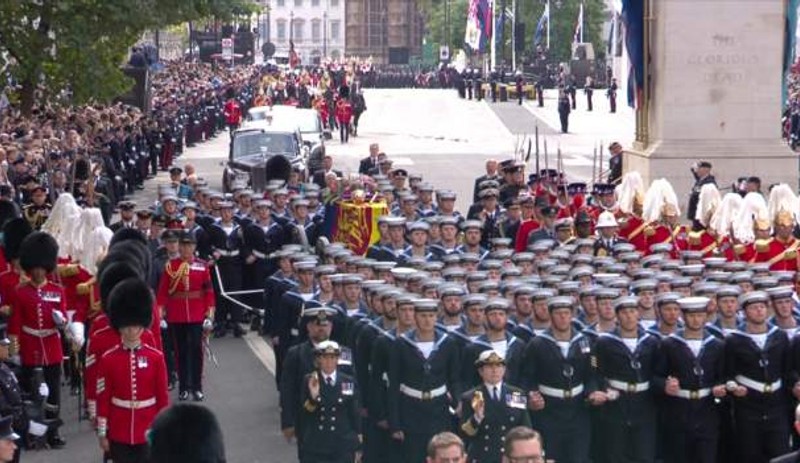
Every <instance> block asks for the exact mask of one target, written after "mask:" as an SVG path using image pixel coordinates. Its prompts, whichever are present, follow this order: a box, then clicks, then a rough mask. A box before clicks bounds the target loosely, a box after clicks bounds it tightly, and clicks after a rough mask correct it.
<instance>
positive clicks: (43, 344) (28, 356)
mask: <svg viewBox="0 0 800 463" xmlns="http://www.w3.org/2000/svg"><path fill="white" fill-rule="evenodd" d="M57 256H58V244H56V241H55V239H53V238H52V237H51V236H50V235H47V234H46V233H43V232H34V233H32V234H30V235H28V236H27V237H26V238H25V239H24V240H23V241H22V245H21V246H20V266H21V267H22V269H23V270H24V271H25V272H26V274H27V276H28V278H29V279H25V280H21V281H20V284H19V286H18V287H17V289H16V291H15V293H14V298H13V300H12V303H11V317H10V319H9V327H8V332H9V335H10V336H11V339H12V341H13V342H14V349H12V350H13V351H14V352H15V353H18V354H19V356H20V360H21V365H22V371H21V374H20V382H21V383H22V385H23V388H27V389H29V388H30V387H31V383H32V379H33V374H34V370H35V369H37V368H41V369H42V370H43V371H44V381H45V383H46V384H47V388H48V394H44V395H46V396H47V399H46V404H45V417H46V418H58V417H59V415H60V408H61V363H62V361H63V359H64V353H63V350H62V342H61V333H60V331H59V330H60V329H63V328H64V326H65V324H66V322H67V314H66V309H67V307H66V298H65V297H64V290H63V288H62V287H61V286H59V285H57V284H55V283H53V282H51V281H50V280H48V278H47V275H48V274H50V273H52V272H53V271H54V270H55V268H56V258H57ZM28 392H29V393H32V391H30V390H28ZM47 442H48V444H49V445H50V446H51V447H63V446H64V445H65V442H64V440H63V439H62V438H61V436H59V435H58V432H57V431H54V430H52V431H49V433H48V436H47Z"/></svg>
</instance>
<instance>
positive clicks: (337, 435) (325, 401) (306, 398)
mask: <svg viewBox="0 0 800 463" xmlns="http://www.w3.org/2000/svg"><path fill="white" fill-rule="evenodd" d="M314 352H315V354H316V363H317V369H316V370H315V371H313V372H311V373H309V374H308V375H306V376H305V378H304V387H303V388H302V403H303V406H302V409H301V411H302V414H303V420H304V421H306V424H305V425H304V426H303V437H302V439H301V442H302V443H303V445H302V448H301V450H300V454H301V459H300V461H301V463H320V462H331V463H350V462H353V461H360V460H361V455H360V454H361V442H362V439H363V437H362V434H361V417H360V416H359V414H358V410H359V394H358V388H357V387H356V382H355V380H354V379H353V377H352V376H350V375H347V374H345V373H343V372H341V371H340V370H339V369H338V368H337V364H338V361H339V355H340V352H341V349H340V347H339V344H337V343H336V342H335V341H324V342H321V343H320V344H319V345H317V346H316V348H315V349H314Z"/></svg>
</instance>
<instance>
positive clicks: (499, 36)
mask: <svg viewBox="0 0 800 463" xmlns="http://www.w3.org/2000/svg"><path fill="white" fill-rule="evenodd" d="M496 21H497V25H496V26H495V40H496V41H497V42H496V43H497V48H500V49H502V47H503V43H502V42H501V41H502V40H503V34H504V33H505V32H504V31H505V25H506V10H505V8H503V9H501V10H500V16H498V17H497V19H496Z"/></svg>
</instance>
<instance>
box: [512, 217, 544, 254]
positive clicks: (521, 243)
mask: <svg viewBox="0 0 800 463" xmlns="http://www.w3.org/2000/svg"><path fill="white" fill-rule="evenodd" d="M540 226H541V225H539V222H537V221H536V220H534V219H531V220H526V221H524V222H522V223H521V224H519V229H518V230H517V238H516V240H515V241H514V243H515V245H514V250H515V251H517V252H524V251H525V250H526V249H528V235H530V234H531V233H533V232H534V231H536V230H538V229H539V227H540Z"/></svg>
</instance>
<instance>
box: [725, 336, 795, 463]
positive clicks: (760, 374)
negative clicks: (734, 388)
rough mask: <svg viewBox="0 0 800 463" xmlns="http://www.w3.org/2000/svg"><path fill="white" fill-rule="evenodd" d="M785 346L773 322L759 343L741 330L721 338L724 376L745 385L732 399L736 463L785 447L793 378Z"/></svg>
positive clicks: (786, 342)
mask: <svg viewBox="0 0 800 463" xmlns="http://www.w3.org/2000/svg"><path fill="white" fill-rule="evenodd" d="M789 350H790V349H789V340H788V338H787V336H786V333H785V332H784V331H782V330H781V329H780V328H778V327H775V326H773V327H771V328H770V329H769V331H768V333H767V339H766V343H765V344H764V347H763V348H759V347H758V346H757V345H756V343H755V342H754V340H753V339H752V338H751V335H749V334H748V333H745V332H742V331H735V332H733V333H732V334H730V335H729V336H728V337H727V338H725V372H726V376H727V379H728V381H736V383H737V384H739V385H740V386H744V387H746V388H747V395H745V396H744V397H735V398H734V401H733V410H734V426H735V430H736V440H737V442H738V450H739V451H738V455H739V458H740V461H742V462H748V463H750V462H752V463H762V462H767V461H769V459H770V458H775V457H777V456H779V455H782V454H784V453H786V452H788V451H789V439H788V436H789V420H788V415H787V413H786V410H787V408H788V407H789V401H788V396H789V394H790V393H791V392H790V391H791V389H792V387H793V386H794V383H795V381H794V380H796V378H791V377H790V376H791V375H790V374H789V373H788V372H789V371H790V365H789V361H790V360H789ZM793 379H794V380H793Z"/></svg>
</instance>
